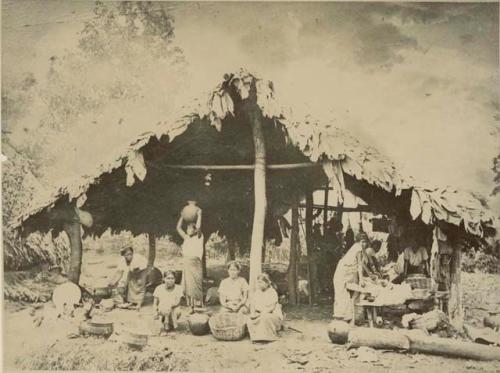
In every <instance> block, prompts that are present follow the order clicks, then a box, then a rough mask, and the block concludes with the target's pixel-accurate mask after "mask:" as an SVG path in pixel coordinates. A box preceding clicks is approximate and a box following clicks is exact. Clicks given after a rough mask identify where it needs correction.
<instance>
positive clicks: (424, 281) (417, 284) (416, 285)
mask: <svg viewBox="0 0 500 373" xmlns="http://www.w3.org/2000/svg"><path fill="white" fill-rule="evenodd" d="M406 283H407V284H409V285H410V286H411V288H412V289H431V287H432V280H431V279H430V278H429V277H425V276H417V275H410V276H408V277H407V278H406Z"/></svg>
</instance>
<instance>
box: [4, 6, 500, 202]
mask: <svg viewBox="0 0 500 373" xmlns="http://www.w3.org/2000/svg"><path fill="white" fill-rule="evenodd" d="M158 6H163V7H165V8H167V9H168V10H169V11H170V12H171V13H172V14H173V15H174V17H175V34H176V39H175V40H176V41H175V42H176V44H177V45H178V46H179V47H181V48H182V49H183V51H184V54H185V56H186V59H187V62H188V72H189V77H188V79H187V81H186V84H187V85H188V86H189V88H190V90H191V91H192V92H193V93H194V92H203V91H205V90H207V89H210V88H211V87H214V86H215V85H216V84H218V82H219V81H220V80H221V78H222V76H223V74H224V73H226V72H229V71H233V70H238V69H239V68H240V67H244V68H246V69H248V70H250V71H252V72H254V73H255V74H256V75H257V76H259V77H262V78H265V79H269V80H272V81H273V82H274V84H275V87H276V91H277V95H278V98H279V99H280V101H281V103H282V104H283V105H287V106H291V107H292V110H294V111H296V112H297V113H299V114H301V113H311V114H312V115H313V116H315V117H317V118H319V119H328V120H334V122H335V123H336V124H337V125H338V126H339V127H343V128H346V129H348V130H350V131H351V132H352V133H353V134H355V135H356V136H359V137H360V139H361V140H362V141H364V142H368V143H370V144H371V145H373V146H375V147H376V148H378V149H380V150H381V151H382V152H383V153H385V154H386V155H387V156H389V157H390V158H391V159H393V160H394V161H395V162H396V163H397V164H399V165H400V166H401V167H402V168H403V169H404V171H405V172H406V173H408V174H411V175H413V176H415V177H416V178H417V179H418V180H422V181H423V182H429V183H430V184H434V185H452V186H456V187H458V188H463V189H469V190H473V191H477V192H480V193H482V194H484V195H489V194H490V192H491V190H492V189H493V182H492V180H493V172H492V171H491V168H492V159H493V157H494V156H496V155H497V154H499V153H500V141H499V139H500V104H499V21H498V20H499V5H498V3H496V4H495V3H482V4H465V3H462V4H458V3H455V4H454V3H434V4H429V3H345V2H343V3H297V2H296V3H283V2H281V3H270V2H267V3H211V2H201V3H195V2H190V3H187V2H184V3H174V2H169V3H161V4H158ZM92 7H93V3H92V2H87V1H45V0H41V1H27V0H21V1H13V0H7V1H3V4H2V76H3V77H4V78H5V77H6V76H9V75H10V74H12V75H15V74H19V73H22V72H24V71H31V72H33V73H34V74H35V75H40V74H44V73H45V72H46V71H47V68H48V64H49V58H50V56H52V55H61V54H62V53H64V50H65V49H71V48H73V47H74V46H75V45H76V41H77V38H78V35H77V32H78V31H79V30H80V29H81V28H82V23H83V22H84V21H85V20H86V19H89V17H90V16H91V11H92ZM490 203H491V205H492V207H493V208H494V209H495V210H496V211H497V212H500V198H499V197H497V198H495V199H491V200H490Z"/></svg>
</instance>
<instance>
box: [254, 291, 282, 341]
mask: <svg viewBox="0 0 500 373" xmlns="http://www.w3.org/2000/svg"><path fill="white" fill-rule="evenodd" d="M252 302H253V307H254V309H255V311H258V312H261V313H260V314H259V316H258V317H257V318H256V319H249V320H248V321H247V327H248V332H249V334H250V339H251V340H252V341H253V342H271V341H275V340H276V339H278V331H279V330H280V329H281V327H282V323H283V313H282V311H281V305H280V304H279V303H278V293H276V290H274V289H273V288H272V287H269V288H267V289H266V290H264V291H261V290H259V289H257V290H256V291H255V293H254V294H253V297H252ZM272 307H274V308H273V310H272V312H262V311H265V310H268V309H271V308H272Z"/></svg>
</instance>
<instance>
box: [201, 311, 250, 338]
mask: <svg viewBox="0 0 500 373" xmlns="http://www.w3.org/2000/svg"><path fill="white" fill-rule="evenodd" d="M246 321H247V318H246V317H245V316H244V315H242V314H240V313H229V312H222V313H218V314H215V315H214V316H212V317H211V318H210V320H209V321H208V324H209V325H210V331H211V332H212V334H213V336H214V337H215V338H217V339H220V340H222V341H239V340H241V339H243V338H244V337H245V335H246V331H247V324H246Z"/></svg>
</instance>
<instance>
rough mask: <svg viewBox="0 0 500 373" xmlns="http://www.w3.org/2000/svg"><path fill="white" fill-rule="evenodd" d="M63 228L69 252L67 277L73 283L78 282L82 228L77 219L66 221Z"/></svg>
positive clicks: (80, 268) (80, 263)
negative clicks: (67, 239) (69, 248)
mask: <svg viewBox="0 0 500 373" xmlns="http://www.w3.org/2000/svg"><path fill="white" fill-rule="evenodd" d="M63 229H64V231H65V232H66V234H67V235H68V238H69V244H70V247H71V254H70V258H69V271H68V278H69V280H70V281H72V282H74V283H75V284H77V285H78V284H79V282H80V274H81V273H82V251H83V250H82V229H81V225H80V222H79V221H66V222H64V223H63Z"/></svg>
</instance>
